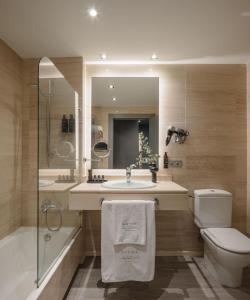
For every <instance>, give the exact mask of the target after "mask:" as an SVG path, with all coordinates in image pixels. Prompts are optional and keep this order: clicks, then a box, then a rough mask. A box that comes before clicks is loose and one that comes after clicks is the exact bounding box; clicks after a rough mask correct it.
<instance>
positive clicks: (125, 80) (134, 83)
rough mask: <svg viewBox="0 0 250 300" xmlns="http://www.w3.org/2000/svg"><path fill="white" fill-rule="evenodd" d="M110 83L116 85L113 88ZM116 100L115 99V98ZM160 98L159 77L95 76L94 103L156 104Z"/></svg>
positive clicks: (130, 105) (95, 104) (93, 80)
mask: <svg viewBox="0 0 250 300" xmlns="http://www.w3.org/2000/svg"><path fill="white" fill-rule="evenodd" d="M109 85H114V88H113V89H110V88H109ZM114 97H115V98H116V101H113V98H114ZM158 100H159V78H156V77H93V78H92V105H93V106H101V107H104V106H106V107H118V108H119V107H133V106H137V107H138V106H156V107H158Z"/></svg>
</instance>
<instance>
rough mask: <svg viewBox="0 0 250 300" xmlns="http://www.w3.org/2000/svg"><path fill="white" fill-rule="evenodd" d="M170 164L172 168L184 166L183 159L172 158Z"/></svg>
mask: <svg viewBox="0 0 250 300" xmlns="http://www.w3.org/2000/svg"><path fill="white" fill-rule="evenodd" d="M168 164H169V167H171V168H182V166H183V161H182V160H170V161H169V163H168Z"/></svg>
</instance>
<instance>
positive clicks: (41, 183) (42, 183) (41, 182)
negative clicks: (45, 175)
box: [39, 179, 54, 187]
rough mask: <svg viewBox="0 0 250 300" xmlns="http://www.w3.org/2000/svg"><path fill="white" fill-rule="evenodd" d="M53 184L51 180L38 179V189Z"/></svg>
mask: <svg viewBox="0 0 250 300" xmlns="http://www.w3.org/2000/svg"><path fill="white" fill-rule="evenodd" d="M53 183H54V181H53V180H45V179H39V187H45V186H49V185H52V184H53Z"/></svg>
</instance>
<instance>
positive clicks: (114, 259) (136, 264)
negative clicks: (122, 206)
mask: <svg viewBox="0 0 250 300" xmlns="http://www.w3.org/2000/svg"><path fill="white" fill-rule="evenodd" d="M127 201H129V200H127ZM142 201H143V200H142ZM112 202H113V201H103V203H102V234H101V273H102V281H103V282H122V281H129V280H133V281H143V282H144V281H151V280H153V278H154V272H155V207H154V202H153V201H150V200H148V201H144V202H145V206H146V243H145V245H133V244H122V245H114V219H113V218H112V215H113V206H114V205H113V204H112ZM129 202H132V201H129Z"/></svg>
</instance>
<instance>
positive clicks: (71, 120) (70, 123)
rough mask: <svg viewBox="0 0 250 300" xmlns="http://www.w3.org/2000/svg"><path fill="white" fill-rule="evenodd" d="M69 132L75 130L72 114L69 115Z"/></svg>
mask: <svg viewBox="0 0 250 300" xmlns="http://www.w3.org/2000/svg"><path fill="white" fill-rule="evenodd" d="M69 132H71V133H73V132H75V118H74V116H73V115H72V114H71V115H70V117H69Z"/></svg>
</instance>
